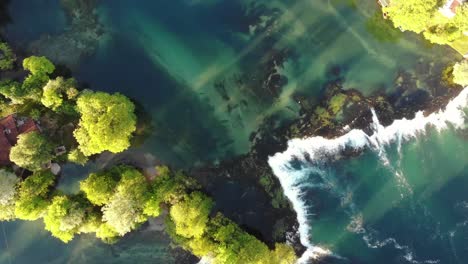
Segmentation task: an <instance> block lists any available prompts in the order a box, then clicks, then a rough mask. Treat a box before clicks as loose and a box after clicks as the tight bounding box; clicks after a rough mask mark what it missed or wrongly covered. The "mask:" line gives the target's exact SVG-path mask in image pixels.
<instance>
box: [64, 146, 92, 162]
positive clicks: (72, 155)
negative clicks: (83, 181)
mask: <svg viewBox="0 0 468 264" xmlns="http://www.w3.org/2000/svg"><path fill="white" fill-rule="evenodd" d="M68 161H70V162H73V163H76V164H79V165H85V164H86V162H88V157H86V156H85V155H84V154H83V153H82V152H81V151H80V150H79V149H73V150H71V151H70V152H69V153H68Z"/></svg>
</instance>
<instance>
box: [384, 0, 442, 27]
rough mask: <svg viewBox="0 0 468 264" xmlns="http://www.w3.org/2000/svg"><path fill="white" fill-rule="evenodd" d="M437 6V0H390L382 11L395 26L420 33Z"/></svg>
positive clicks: (426, 25)
mask: <svg viewBox="0 0 468 264" xmlns="http://www.w3.org/2000/svg"><path fill="white" fill-rule="evenodd" d="M438 6H439V1H438V0H427V1H421V0H392V1H391V3H390V6H388V7H386V8H384V11H385V12H387V13H388V15H389V16H390V18H391V19H392V21H393V23H394V25H395V27H398V28H401V29H402V30H410V31H414V32H416V33H421V32H423V31H424V30H426V28H427V27H428V25H429V23H430V22H431V19H432V17H433V15H434V14H435V12H436V10H437V8H438Z"/></svg>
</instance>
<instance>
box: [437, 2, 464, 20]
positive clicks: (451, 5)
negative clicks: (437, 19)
mask: <svg viewBox="0 0 468 264" xmlns="http://www.w3.org/2000/svg"><path fill="white" fill-rule="evenodd" d="M465 2H466V0H446V2H445V4H444V6H442V7H441V8H440V9H439V11H440V13H442V15H444V16H446V17H448V18H453V17H454V16H455V15H456V14H457V8H458V7H459V6H461V5H463V4H464V3H465Z"/></svg>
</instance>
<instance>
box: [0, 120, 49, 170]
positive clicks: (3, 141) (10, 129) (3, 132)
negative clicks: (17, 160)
mask: <svg viewBox="0 0 468 264" xmlns="http://www.w3.org/2000/svg"><path fill="white" fill-rule="evenodd" d="M33 131H41V129H40V127H39V125H38V124H37V123H36V122H35V121H34V120H32V119H30V118H17V117H16V115H14V114H13V115H9V116H7V117H4V118H2V119H0V165H10V164H11V161H10V150H11V148H12V147H13V146H14V145H16V142H17V141H18V136H19V135H21V134H26V133H29V132H33Z"/></svg>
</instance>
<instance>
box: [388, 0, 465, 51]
mask: <svg viewBox="0 0 468 264" xmlns="http://www.w3.org/2000/svg"><path fill="white" fill-rule="evenodd" d="M444 3H445V1H438V0H428V1H421V0H392V1H391V4H390V6H389V7H387V8H384V11H385V12H387V13H388V15H389V16H390V19H391V20H392V21H393V23H394V25H395V26H396V27H398V28H401V29H402V30H409V31H413V32H416V33H424V36H425V37H426V38H427V39H428V40H429V41H431V42H433V43H437V44H450V43H452V42H453V41H456V40H459V39H461V38H462V37H463V36H464V32H466V31H467V30H468V6H467V5H462V6H460V7H458V8H457V10H456V15H455V17H453V18H448V17H445V16H444V15H442V14H441V13H440V12H439V8H440V7H441V6H442V4H444Z"/></svg>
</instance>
